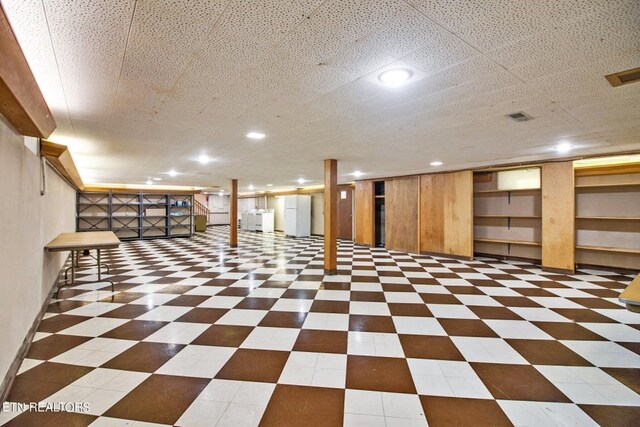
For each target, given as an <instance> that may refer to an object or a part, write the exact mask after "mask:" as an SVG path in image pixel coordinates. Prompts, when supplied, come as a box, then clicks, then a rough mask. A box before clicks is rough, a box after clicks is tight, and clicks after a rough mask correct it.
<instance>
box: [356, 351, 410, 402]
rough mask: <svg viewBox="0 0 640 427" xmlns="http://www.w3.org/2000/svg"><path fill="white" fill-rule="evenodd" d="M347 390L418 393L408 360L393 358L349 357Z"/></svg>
mask: <svg viewBox="0 0 640 427" xmlns="http://www.w3.org/2000/svg"><path fill="white" fill-rule="evenodd" d="M347 388H353V389H358V390H372V391H386V392H391V393H413V394H415V393H416V388H415V386H414V384H413V378H412V377H411V372H410V371H409V365H407V360H406V359H404V358H402V359H400V358H392V357H371V356H351V355H349V356H347Z"/></svg>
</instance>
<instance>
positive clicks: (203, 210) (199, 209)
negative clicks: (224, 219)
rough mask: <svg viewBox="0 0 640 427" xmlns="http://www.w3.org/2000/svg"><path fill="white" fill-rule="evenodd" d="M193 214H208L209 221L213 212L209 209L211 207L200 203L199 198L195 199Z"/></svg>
mask: <svg viewBox="0 0 640 427" xmlns="http://www.w3.org/2000/svg"><path fill="white" fill-rule="evenodd" d="M193 214H194V215H206V216H207V223H208V222H209V215H210V214H211V211H210V210H209V208H208V207H207V206H205V205H204V204H202V203H200V202H199V201H197V200H195V199H194V200H193Z"/></svg>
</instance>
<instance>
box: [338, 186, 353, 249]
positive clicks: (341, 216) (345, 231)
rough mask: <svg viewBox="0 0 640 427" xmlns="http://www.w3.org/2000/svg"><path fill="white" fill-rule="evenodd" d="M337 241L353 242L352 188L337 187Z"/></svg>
mask: <svg viewBox="0 0 640 427" xmlns="http://www.w3.org/2000/svg"><path fill="white" fill-rule="evenodd" d="M338 239H343V240H353V187H352V186H351V185H339V186H338Z"/></svg>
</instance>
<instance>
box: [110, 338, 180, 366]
mask: <svg viewBox="0 0 640 427" xmlns="http://www.w3.org/2000/svg"><path fill="white" fill-rule="evenodd" d="M184 347H185V346H184V345H181V344H165V343H153V342H139V343H138V344H136V345H134V346H133V347H131V348H130V349H128V350H126V351H124V352H122V353H120V354H119V355H117V356H116V357H114V358H113V359H111V360H109V361H108V362H107V363H105V364H103V365H102V366H101V367H102V368H110V369H121V370H124V371H137V372H155V371H156V370H158V369H159V368H160V367H161V366H162V365H164V364H165V363H166V362H167V361H168V360H169V359H171V358H172V357H173V356H175V355H176V354H178V353H179V352H180V350H182V349H183V348H184Z"/></svg>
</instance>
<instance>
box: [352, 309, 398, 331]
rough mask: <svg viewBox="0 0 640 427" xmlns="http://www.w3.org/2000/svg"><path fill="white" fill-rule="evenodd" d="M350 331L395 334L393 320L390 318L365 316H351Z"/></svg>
mask: <svg viewBox="0 0 640 427" xmlns="http://www.w3.org/2000/svg"><path fill="white" fill-rule="evenodd" d="M349 330H350V331H360V332H389V333H395V332H396V327H395V325H394V324H393V319H392V318H391V317H388V316H365V315H357V314H352V315H350V316H349Z"/></svg>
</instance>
